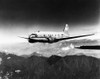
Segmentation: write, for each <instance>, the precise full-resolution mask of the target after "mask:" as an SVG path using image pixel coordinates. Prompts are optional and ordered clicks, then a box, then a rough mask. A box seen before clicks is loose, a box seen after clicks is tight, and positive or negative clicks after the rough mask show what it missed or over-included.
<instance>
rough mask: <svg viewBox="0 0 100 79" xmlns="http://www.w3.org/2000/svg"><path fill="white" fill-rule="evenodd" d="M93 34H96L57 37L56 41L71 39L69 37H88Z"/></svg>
mask: <svg viewBox="0 0 100 79" xmlns="http://www.w3.org/2000/svg"><path fill="white" fill-rule="evenodd" d="M92 35H95V34H94V33H93V34H87V35H79V36H73V37H66V38H60V39H57V40H56V41H61V40H69V39H74V38H80V37H87V36H92Z"/></svg>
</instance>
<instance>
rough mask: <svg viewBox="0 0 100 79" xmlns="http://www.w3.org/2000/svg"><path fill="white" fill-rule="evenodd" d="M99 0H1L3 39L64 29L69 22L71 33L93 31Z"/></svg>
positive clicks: (0, 27)
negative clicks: (35, 32) (38, 31)
mask: <svg viewBox="0 0 100 79" xmlns="http://www.w3.org/2000/svg"><path fill="white" fill-rule="evenodd" d="M99 3H100V1H99V0H0V37H1V42H3V41H7V40H8V42H12V41H15V40H18V39H17V38H16V37H17V36H27V35H29V34H30V33H32V32H33V31H37V30H43V31H45V30H46V31H62V29H63V28H64V26H65V24H66V23H67V24H68V25H69V27H70V29H71V30H69V32H71V34H72V35H74V34H75V33H76V34H81V33H88V32H92V31H94V29H95V28H96V27H97V26H98V24H99V21H100V20H99V15H100V13H99ZM76 29H77V30H78V32H77V30H76ZM11 39H12V40H11ZM19 40H21V39H19Z"/></svg>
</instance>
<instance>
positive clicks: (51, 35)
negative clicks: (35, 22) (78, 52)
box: [21, 24, 94, 43]
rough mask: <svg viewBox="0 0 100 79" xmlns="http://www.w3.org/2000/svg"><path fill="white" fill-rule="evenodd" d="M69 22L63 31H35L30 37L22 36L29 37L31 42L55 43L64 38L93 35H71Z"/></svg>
mask: <svg viewBox="0 0 100 79" xmlns="http://www.w3.org/2000/svg"><path fill="white" fill-rule="evenodd" d="M68 29H69V27H68V24H66V25H65V28H64V29H63V31H62V32H46V31H45V32H41V31H37V32H33V33H32V34H30V35H29V37H28V38H26V37H21V38H24V39H27V40H28V42H29V43H36V42H42V43H55V42H59V41H62V40H69V39H74V38H80V37H86V36H92V35H94V33H93V34H87V35H79V36H73V37H70V36H69V33H68Z"/></svg>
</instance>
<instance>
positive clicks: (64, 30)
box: [63, 24, 69, 36]
mask: <svg viewBox="0 0 100 79" xmlns="http://www.w3.org/2000/svg"><path fill="white" fill-rule="evenodd" d="M68 30H69V27H68V24H66V26H65V28H64V29H63V32H64V34H65V35H68V36H69V33H68Z"/></svg>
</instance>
